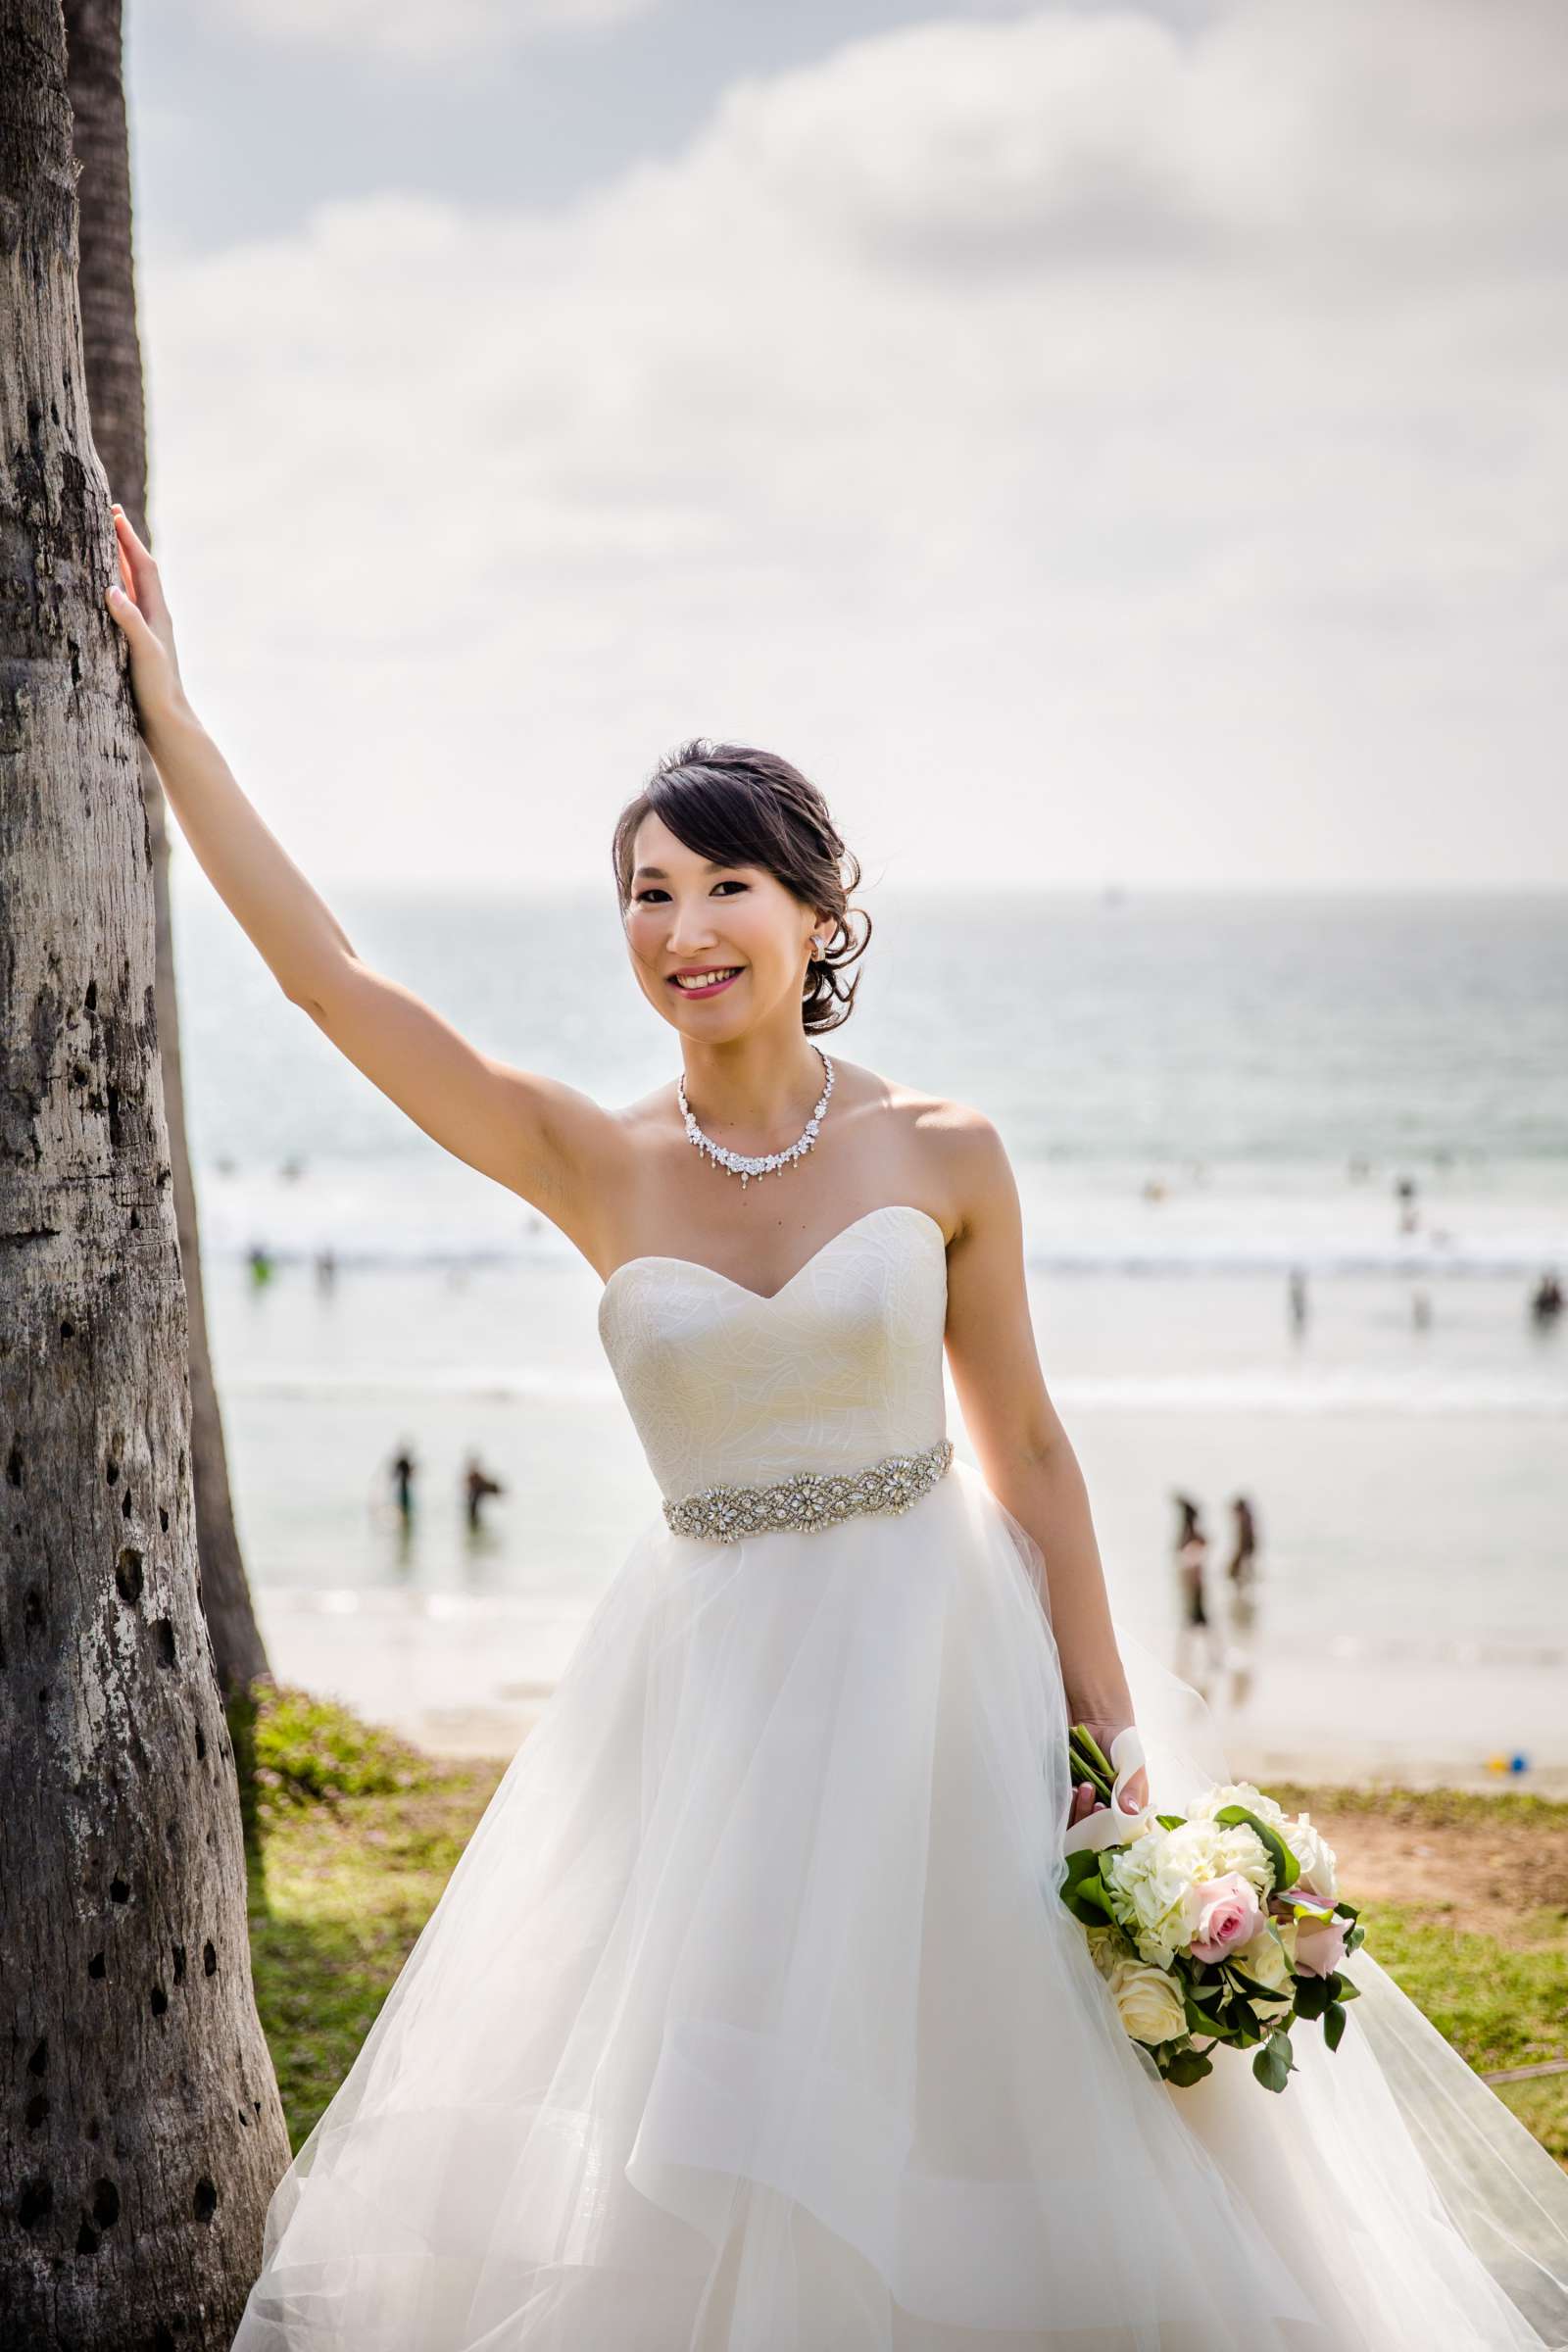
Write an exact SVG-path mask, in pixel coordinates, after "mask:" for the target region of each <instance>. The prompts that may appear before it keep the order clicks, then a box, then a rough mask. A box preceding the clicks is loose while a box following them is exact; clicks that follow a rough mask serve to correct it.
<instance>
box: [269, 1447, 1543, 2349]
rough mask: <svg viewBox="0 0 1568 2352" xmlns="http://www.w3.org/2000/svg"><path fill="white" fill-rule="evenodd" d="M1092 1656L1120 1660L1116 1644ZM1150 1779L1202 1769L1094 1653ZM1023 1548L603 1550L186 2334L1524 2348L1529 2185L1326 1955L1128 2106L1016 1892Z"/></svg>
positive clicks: (1034, 1812)
mask: <svg viewBox="0 0 1568 2352" xmlns="http://www.w3.org/2000/svg"><path fill="white" fill-rule="evenodd" d="M1129 1646H1130V1645H1129ZM1129 1662H1130V1663H1131V1664H1132V1666H1133V1671H1134V1675H1135V1680H1136V1682H1137V1685H1138V1687H1137V1689H1136V1691H1135V1696H1136V1698H1137V1702H1138V1709H1139V1719H1140V1727H1141V1730H1142V1731H1143V1735H1144V1739H1145V1743H1146V1746H1147V1748H1148V1750H1149V1753H1150V1757H1151V1764H1152V1778H1153V1784H1154V1790H1155V1795H1156V1798H1157V1799H1158V1800H1159V1801H1160V1802H1162V1803H1165V1802H1170V1803H1179V1802H1181V1801H1182V1799H1183V1798H1184V1797H1185V1796H1186V1795H1187V1794H1188V1793H1191V1792H1196V1789H1197V1788H1198V1787H1199V1786H1201V1784H1202V1783H1203V1782H1204V1781H1206V1780H1207V1779H1210V1778H1220V1777H1224V1769H1223V1759H1222V1758H1220V1757H1218V1756H1217V1755H1209V1754H1204V1753H1202V1752H1201V1747H1200V1746H1199V1745H1198V1744H1196V1741H1197V1740H1198V1736H1199V1735H1200V1734H1201V1729H1202V1725H1201V1717H1199V1716H1198V1715H1197V1714H1196V1713H1194V1714H1192V1715H1191V1717H1190V1719H1189V1720H1188V1721H1187V1722H1186V1723H1185V1724H1184V1722H1183V1720H1182V1709H1183V1708H1184V1707H1187V1706H1189V1705H1191V1706H1192V1707H1194V1708H1196V1705H1197V1702H1196V1701H1195V1700H1193V1698H1192V1694H1191V1693H1189V1692H1187V1691H1186V1690H1185V1687H1184V1686H1181V1685H1178V1684H1176V1683H1175V1682H1174V1681H1173V1680H1172V1678H1169V1677H1167V1676H1164V1675H1162V1674H1161V1673H1160V1671H1159V1670H1158V1669H1157V1668H1154V1667H1152V1665H1151V1664H1150V1663H1149V1662H1148V1661H1143V1660H1140V1659H1138V1658H1137V1657H1134V1658H1131V1659H1130V1661H1129ZM1065 1737H1066V1720H1065V1712H1064V1701H1063V1695H1062V1687H1061V1679H1060V1674H1059V1670H1058V1666H1057V1660H1056V1652H1055V1647H1054V1641H1053V1638H1052V1634H1051V1628H1050V1623H1049V1618H1048V1616H1047V1614H1046V1611H1045V1608H1044V1606H1043V1600H1042V1586H1041V1564H1040V1557H1039V1553H1038V1550H1037V1549H1036V1548H1035V1547H1034V1545H1033V1544H1032V1542H1031V1539H1030V1538H1029V1537H1028V1536H1027V1535H1026V1534H1025V1532H1024V1531H1023V1529H1022V1528H1021V1527H1020V1526H1019V1525H1018V1523H1017V1522H1016V1521H1015V1520H1014V1519H1013V1518H1012V1517H1011V1516H1010V1514H1009V1513H1007V1512H1006V1511H1005V1509H1004V1507H1003V1506H1002V1505H1001V1504H1000V1503H999V1502H998V1501H997V1499H996V1497H995V1496H994V1495H992V1494H991V1493H990V1490H989V1489H988V1488H987V1487H986V1486H985V1484H984V1482H983V1481H982V1479H981V1478H980V1477H979V1475H978V1473H976V1472H975V1471H973V1470H972V1469H970V1468H969V1466H968V1465H967V1464H966V1463H964V1462H962V1461H956V1462H955V1463H954V1464H953V1466H952V1468H951V1469H950V1470H949V1472H948V1474H947V1475H946V1477H944V1478H943V1479H942V1480H941V1481H940V1483H939V1484H938V1486H937V1487H936V1488H935V1489H934V1490H933V1491H932V1492H931V1493H930V1494H929V1495H926V1496H924V1497H923V1498H922V1499H921V1500H920V1501H919V1502H918V1503H917V1504H916V1505H915V1506H914V1507H913V1508H912V1509H910V1510H908V1511H907V1512H905V1513H903V1514H901V1515H899V1516H891V1517H878V1516H861V1517H858V1518H853V1519H850V1520H848V1521H845V1522H843V1523H841V1524H839V1525H837V1526H834V1527H830V1528H827V1529H824V1530H821V1531H819V1532H816V1533H813V1534H801V1535H797V1534H792V1533H770V1534H767V1535H765V1536H762V1537H760V1538H755V1539H751V1540H748V1541H745V1542H742V1543H738V1544H718V1543H707V1542H697V1541H693V1540H691V1539H686V1538H676V1537H674V1536H671V1535H670V1534H669V1533H668V1532H667V1531H666V1530H665V1529H664V1527H663V1525H662V1521H658V1522H654V1523H653V1524H651V1525H650V1526H649V1527H648V1528H647V1529H646V1530H645V1531H644V1533H643V1534H641V1535H640V1536H639V1538H638V1539H637V1541H636V1543H635V1544H634V1545H633V1548H632V1550H631V1552H630V1554H629V1556H628V1558H627V1559H626V1561H625V1562H624V1564H623V1565H622V1567H621V1569H620V1571H619V1573H618V1574H617V1576H616V1577H615V1579H614V1580H613V1583H612V1585H611V1586H610V1588H609V1589H608V1590H607V1592H606V1593H605V1595H604V1596H603V1598H602V1600H601V1602H600V1604H599V1606H598V1608H597V1610H596V1612H595V1614H594V1616H593V1617H592V1619H591V1620H590V1622H589V1625H588V1627H587V1628H586V1630H585V1632H584V1635H583V1637H582V1639H581V1641H580V1642H579V1644H578V1647H577V1649H576V1651H575V1652H574V1654H573V1656H572V1658H571V1660H570V1663H569V1665H568V1668H567V1671H566V1673H565V1675H564V1679H563V1680H562V1682H561V1683H560V1685H559V1686H558V1688H557V1690H556V1692H555V1694H554V1696H553V1698H552V1700H551V1703H550V1705H549V1707H548V1708H547V1709H546V1711H545V1713H544V1715H543V1717H542V1718H541V1720H540V1722H539V1723H538V1725H537V1727H536V1729H535V1730H534V1731H533V1733H532V1734H531V1736H530V1737H529V1738H528V1739H527V1740H526V1741H525V1742H524V1744H523V1745H522V1747H521V1748H520V1749H519V1750H518V1752H517V1755H516V1757H515V1759H514V1761H513V1763H512V1765H511V1767H510V1769H509V1771H508V1772H507V1774H506V1777H505V1778H504V1780H503V1781H502V1782H501V1784H500V1786H499V1788H498V1789H497V1790H496V1793H495V1796H494V1797H493V1799H492V1800H491V1803H490V1805H489V1807H488V1809H487V1810H486V1812H485V1814H484V1817H483V1819H482V1820H481V1821H480V1823H479V1825H478V1827H477V1829H476V1830H475V1832H474V1834H473V1836H472V1838H471V1839H470V1841H469V1843H468V1845H467V1847H466V1851H465V1852H464V1855H463V1857H462V1859H461V1861H460V1863H459V1865H458V1868H457V1870H456V1871H455V1873H454V1874H453V1877H452V1879H451V1881H450V1883H449V1885H448V1887H447V1889H446V1891H445V1893H444V1895H443V1896H442V1899H441V1901H440V1903H439V1904H438V1905H437V1907H436V1909H435V1911H434V1912H433V1914H432V1915H431V1918H430V1920H429V1921H428V1923H427V1925H426V1927H425V1929H424V1932H423V1934H422V1935H421V1936H420V1938H419V1940H418V1942H417V1945H416V1947H415V1949H414V1951H413V1953H412V1954H411V1956H410V1958H409V1960H408V1963H407V1965H406V1966H405V1968H404V1970H403V1973H402V1975H401V1976H400V1977H399V1978H398V1981H397V1983H396V1984H395V1985H394V1986H393V1988H392V1990H391V1992H390V1994H389V1995H388V1998H387V2000H386V2002H385V2004H384V2006H383V2008H382V2010H381V2013H380V2015H379V2017H378V2018H377V2020H376V2022H375V2024H374V2026H373V2027H372V2029H371V2031H370V2033H369V2034H368V2037H367V2039H366V2041H365V2044H364V2046H363V2047H362V2049H361V2051H360V2053H359V2056H358V2058H357V2059H356V2061H355V2063H354V2066H353V2068H352V2069H351V2071H350V2073H349V2075H348V2077H347V2078H346V2080H345V2081H344V2082H343V2084H342V2086H341V2088H340V2089H339V2091H338V2092H337V2095H336V2097H335V2098H334V2100H333V2101H332V2104H331V2105H330V2107H329V2108H328V2109H327V2111H326V2112H325V2114H324V2115H323V2116H322V2117H321V2119H320V2121H319V2124H318V2125H317V2127H316V2129H315V2131H313V2132H312V2134H311V2136H310V2138H309V2139H308V2140H307V2142H306V2143H305V2145H304V2147H303V2148H302V2150H301V2152H300V2154H299V2156H298V2157H297V2158H296V2160H295V2162H294V2164H293V2165H292V2166H291V2167H290V2169H289V2171H288V2173H287V2174H286V2175H285V2176H284V2179H283V2180H282V2181H281V2182H280V2183H279V2186H278V2188H277V2191H276V2193H275V2195H274V2197H273V2200H272V2204H271V2208H270V2213H269V2216H268V2223H267V2238H266V2250H265V2263H264V2268H263V2271H262V2275H261V2277H260V2278H259V2279H258V2281H257V2284H256V2286H255V2288H254V2290H253V2292H252V2295H251V2299H250V2303H249V2305H248V2307H247V2311H246V2315H245V2318H244V2321H243V2322H242V2325H241V2327H240V2330H239V2333H238V2335H237V2337H236V2338H235V2352H307V2348H308V2352H326V2348H327V2347H332V2348H333V2352H350V2348H352V2352H718V2348H719V2347H722V2348H723V2352H1046V2348H1047V2347H1050V2348H1053V2352H1229V2348H1235V2352H1242V2348H1243V2347H1245V2348H1246V2352H1268V2348H1270V2347H1279V2348H1281V2352H1284V2348H1286V2347H1289V2348H1290V2352H1390V2348H1392V2347H1400V2348H1401V2352H1402V2348H1403V2347H1409V2348H1410V2352H1415V2348H1416V2347H1418V2346H1419V2347H1420V2348H1421V2352H1431V2348H1432V2347H1439V2346H1440V2347H1443V2352H1462V2348H1464V2347H1482V2346H1486V2347H1510V2348H1511V2347H1515V2346H1517V2347H1520V2348H1521V2352H1524V2348H1529V2352H1536V2348H1538V2347H1539V2346H1540V2345H1542V2344H1543V2343H1546V2344H1562V2343H1568V2317H1565V2315H1568V2288H1565V2286H1564V2283H1563V2282H1564V2280H1565V2279H1568V2181H1565V2180H1564V2177H1563V2176H1562V2175H1561V2174H1559V2173H1558V2172H1557V2169H1556V2167H1555V2166H1554V2165H1552V2164H1551V2162H1550V2160H1549V2159H1548V2158H1547V2157H1546V2156H1545V2155H1544V2153H1543V2152H1542V2151H1541V2150H1540V2149H1539V2148H1538V2147H1537V2146H1536V2144H1535V2142H1534V2141H1533V2140H1531V2139H1530V2137H1529V2135H1528V2133H1526V2132H1525V2131H1523V2129H1522V2127H1521V2126H1519V2125H1518V2124H1517V2123H1516V2122H1515V2121H1514V2119H1513V2118H1512V2117H1511V2116H1509V2115H1508V2114H1507V2113H1506V2111H1505V2110H1504V2109H1503V2108H1502V2107H1501V2106H1500V2104H1499V2102H1498V2101H1497V2100H1495V2098H1494V2097H1493V2096H1492V2094H1491V2093H1490V2092H1488V2091H1486V2090H1485V2088H1484V2087H1483V2086H1482V2085H1480V2084H1479V2083H1477V2082H1475V2079H1474V2078H1473V2077H1472V2076H1470V2074H1469V2073H1468V2070H1467V2069H1466V2068H1465V2067H1464V2066H1463V2065H1462V2063H1461V2062H1460V2061H1459V2060H1458V2059H1457V2058H1456V2057H1454V2056H1453V2054H1452V2053H1451V2052H1450V2051H1449V2050H1448V2049H1447V2046H1446V2044H1445V2043H1444V2042H1443V2041H1442V2039H1441V2037H1440V2036H1439V2035H1437V2034H1435V2033H1433V2031H1432V2029H1431V2028H1430V2027H1428V2026H1427V2025H1426V2023H1425V2021H1424V2020H1423V2019H1421V2018H1420V2016H1419V2014H1418V2013H1417V2012H1416V2011H1415V2010H1414V2009H1413V2008H1412V2006H1411V2004H1410V2003H1409V2002H1408V2001H1407V2000H1405V1998H1404V1996H1403V1995H1402V1994H1400V1993H1399V1992H1398V1991H1397V1988H1396V1987H1395V1986H1394V1985H1392V1983H1391V1981H1390V1980H1389V1979H1388V1978H1387V1977H1386V1976H1385V1975H1384V1974H1383V1972H1382V1971H1381V1970H1380V1969H1378V1968H1377V1966H1376V1963H1375V1962H1374V1961H1373V1960H1372V1959H1371V1958H1370V1956H1369V1955H1368V1954H1367V1953H1365V1952H1362V1953H1358V1954H1357V1955H1356V1958H1355V1960H1354V1961H1353V1962H1352V1964H1351V1973H1352V1974H1353V1975H1354V1976H1355V1977H1356V1978H1357V1980H1358V1981H1359V1982H1360V1983H1361V1985H1362V1986H1363V1998H1362V1999H1361V2000H1359V2001H1358V2002H1357V2003H1356V2004H1355V2005H1354V2007H1353V2009H1352V2011H1351V2020H1350V2025H1349V2028H1348V2032H1347V2034H1346V2038H1345V2041H1344V2043H1343V2044H1342V2047H1341V2049H1340V2050H1339V2051H1338V2053H1335V2054H1333V2055H1331V2054H1329V2053H1328V2052H1327V2051H1326V2050H1324V2049H1323V2047H1322V2045H1321V2042H1320V2040H1319V2039H1318V2038H1317V2037H1316V2036H1315V2035H1313V2034H1306V2033H1304V2032H1303V2034H1301V2035H1300V2037H1299V2039H1300V2041H1301V2044H1302V2047H1301V2049H1300V2051H1299V2061H1300V2069H1299V2073H1298V2074H1297V2075H1296V2076H1293V2078H1292V2080H1291V2082H1290V2085H1289V2086H1288V2088H1287V2089H1286V2091H1285V2092H1284V2093H1282V2094H1279V2095H1275V2094H1272V2093H1270V2092H1268V2091H1265V2090H1263V2089H1262V2088H1261V2087H1260V2086H1259V2085H1258V2084H1257V2083H1256V2082H1254V2081H1253V2080H1252V2077H1251V2073H1250V2067H1249V2065H1248V2062H1247V2060H1246V2058H1245V2057H1244V2056H1242V2055H1240V2054H1236V2053H1226V2052H1221V2053H1218V2057H1219V2059H1220V2060H1221V2061H1222V2062H1223V2061H1228V2063H1220V2064H1219V2065H1218V2066H1217V2070H1216V2073H1215V2075H1214V2076H1213V2077H1212V2078H1211V2079H1210V2080H1209V2081H1207V2082H1203V2083H1201V2084H1199V2085H1198V2086H1197V2087H1196V2088H1193V2089H1189V2090H1171V2089H1168V2088H1167V2087H1166V2086H1165V2085H1164V2084H1162V2083H1161V2082H1159V2081H1158V2080H1157V2079H1156V2078H1155V2077H1154V2076H1153V2074H1152V2071H1151V2069H1150V2067H1149V2065H1148V2062H1147V2061H1146V2060H1145V2059H1144V2058H1142V2057H1141V2056H1140V2055H1139V2053H1138V2051H1137V2050H1136V2048H1135V2047H1134V2045H1133V2044H1131V2043H1130V2042H1129V2041H1128V2039H1127V2038H1126V2036H1125V2034H1123V2032H1122V2029H1121V2026H1120V2024H1119V2022H1118V2020H1117V2018H1116V2015H1115V2013H1114V2011H1113V2009H1112V2007H1111V2004H1110V2002H1109V1999H1108V1997H1107V1995H1106V1992H1105V1988H1104V1985H1103V1983H1102V1981H1101V1979H1100V1978H1099V1977H1098V1976H1097V1974H1096V1972H1095V1969H1094V1967H1093V1965H1092V1963H1091V1961H1090V1959H1089V1956H1088V1953H1087V1950H1086V1948H1085V1944H1084V1939H1083V1936H1082V1933H1081V1931H1080V1930H1079V1928H1078V1927H1077V1926H1076V1925H1075V1923H1074V1922H1073V1921H1072V1919H1071V1918H1070V1917H1069V1916H1068V1915H1067V1913H1066V1912H1065V1911H1064V1910H1063V1909H1062V1907H1061V1906H1060V1904H1059V1902H1058V1901H1057V1899H1056V1891H1055V1890H1056V1887H1057V1884H1058V1882H1059V1879H1060V1876H1061V1868H1062V1864H1061V1839H1062V1833H1063V1828H1064V1824H1065V1821H1066V1817H1067V1811H1068V1802H1069V1789H1068V1785H1067V1778H1066V1771H1065V1752H1064V1751H1065Z"/></svg>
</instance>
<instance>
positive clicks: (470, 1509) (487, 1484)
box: [463, 1453, 507, 1533]
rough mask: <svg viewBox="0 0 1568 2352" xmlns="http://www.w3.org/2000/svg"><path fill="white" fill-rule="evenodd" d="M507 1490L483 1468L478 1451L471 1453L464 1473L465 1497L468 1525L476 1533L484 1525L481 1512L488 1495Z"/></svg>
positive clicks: (502, 1493)
mask: <svg viewBox="0 0 1568 2352" xmlns="http://www.w3.org/2000/svg"><path fill="white" fill-rule="evenodd" d="M506 1491H507V1490H506V1488H505V1487H504V1486H502V1485H501V1484H500V1482H499V1480H497V1479H493V1478H491V1477H490V1476H489V1474H488V1473H487V1472H486V1471H485V1470H484V1469H482V1468H481V1466H480V1462H479V1456H478V1455H477V1454H476V1453H470V1454H469V1456H468V1460H467V1465H466V1469H465V1470H464V1473H463V1497H464V1505H465V1508H466V1511H467V1514H468V1525H469V1526H470V1527H471V1528H472V1529H473V1530H474V1531H475V1533H477V1531H478V1530H479V1528H480V1527H481V1526H482V1525H483V1519H482V1517H481V1512H482V1509H483V1505H484V1503H485V1501H486V1499H487V1497H488V1496H489V1495H504V1494H505V1493H506Z"/></svg>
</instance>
